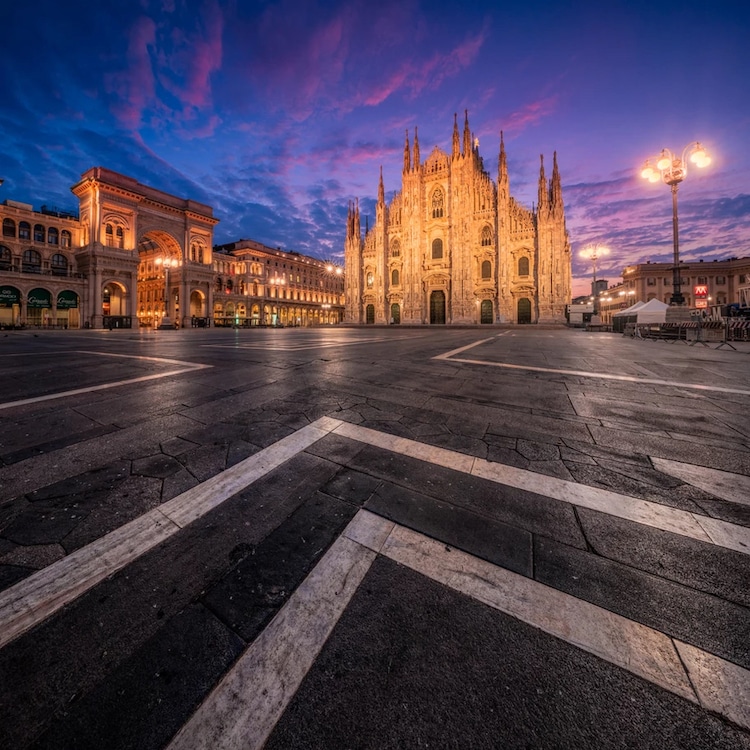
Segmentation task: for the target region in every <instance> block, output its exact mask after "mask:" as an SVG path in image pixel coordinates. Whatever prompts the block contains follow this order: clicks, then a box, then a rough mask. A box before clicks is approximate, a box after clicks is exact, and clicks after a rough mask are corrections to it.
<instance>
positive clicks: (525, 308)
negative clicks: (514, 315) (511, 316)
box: [518, 297, 531, 323]
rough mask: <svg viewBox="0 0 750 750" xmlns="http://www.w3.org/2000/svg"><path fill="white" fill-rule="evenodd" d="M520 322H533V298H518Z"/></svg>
mask: <svg viewBox="0 0 750 750" xmlns="http://www.w3.org/2000/svg"><path fill="white" fill-rule="evenodd" d="M518 322H519V323H531V300H530V299H529V298H528V297H522V298H521V299H519V300H518Z"/></svg>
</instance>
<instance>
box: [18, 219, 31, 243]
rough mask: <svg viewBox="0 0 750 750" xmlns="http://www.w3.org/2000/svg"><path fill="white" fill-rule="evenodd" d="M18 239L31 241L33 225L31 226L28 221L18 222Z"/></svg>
mask: <svg viewBox="0 0 750 750" xmlns="http://www.w3.org/2000/svg"><path fill="white" fill-rule="evenodd" d="M18 239H19V240H30V239H31V224H29V222H28V221H19V222H18Z"/></svg>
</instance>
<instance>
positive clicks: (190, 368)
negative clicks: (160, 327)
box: [0, 351, 213, 409]
mask: <svg viewBox="0 0 750 750" xmlns="http://www.w3.org/2000/svg"><path fill="white" fill-rule="evenodd" d="M75 353H76V354H94V355H97V356H100V357H122V358H124V359H139V360H146V361H151V362H159V363H163V364H169V365H182V367H180V368H179V369H177V370H169V371H167V372H158V373H154V374H153V375H142V376H141V377H138V378H128V379H127V380H116V381H114V382H112V383H100V384H99V385H90V386H88V387H86V388H74V389H73V390H70V391H60V392H59V393H48V394H46V395H44V396H34V397H32V398H23V399H19V400H18V401H8V402H7V403H4V404H0V409H12V408H13V407H16V406H27V405H29V404H37V403H40V402H42V401H52V400H54V399H57V398H67V397H68V396H77V395H79V394H81V393H93V392H94V391H104V390H107V389H108V388H119V387H120V386H123V385H132V384H133V383H145V382H147V381H149V380H158V379H160V378H168V377H171V376H173V375H182V374H183V373H185V372H194V371H195V370H205V369H207V368H210V367H213V365H202V364H198V363H195V362H182V361H180V360H178V359H163V358H161V357H142V356H138V355H130V354H112V353H109V352H90V351H79V352H75Z"/></svg>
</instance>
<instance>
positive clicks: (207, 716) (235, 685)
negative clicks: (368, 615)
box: [167, 536, 377, 750]
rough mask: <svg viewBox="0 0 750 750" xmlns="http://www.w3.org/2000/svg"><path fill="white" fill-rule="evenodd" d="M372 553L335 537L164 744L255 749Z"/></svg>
mask: <svg viewBox="0 0 750 750" xmlns="http://www.w3.org/2000/svg"><path fill="white" fill-rule="evenodd" d="M376 556H377V555H376V553H375V552H373V551H372V550H370V549H367V548H366V547H363V546H362V545H360V544H357V543H356V542H353V541H352V540H351V539H348V538H346V537H345V536H340V537H339V538H338V539H337V540H336V542H335V543H334V544H333V545H332V546H331V548H330V549H329V550H328V552H327V553H326V554H325V555H324V557H323V559H322V560H321V561H320V562H319V563H318V564H317V565H316V566H315V568H314V569H313V571H312V572H311V573H310V574H309V575H308V577H307V578H306V579H305V580H304V581H303V582H302V584H301V585H300V586H299V588H298V589H297V590H296V591H295V592H294V594H293V595H292V596H291V597H290V599H289V601H287V603H286V604H285V605H284V606H283V607H282V608H281V610H279V612H278V613H277V615H276V617H274V619H273V620H272V621H271V623H270V624H269V625H268V627H266V629H265V630H264V631H263V632H262V633H261V634H260V635H259V636H258V638H256V640H255V641H254V642H253V643H252V645H251V646H250V647H249V648H248V649H247V650H246V651H245V653H244V654H243V655H242V656H241V657H240V659H239V661H238V662H237V663H236V664H235V666H234V667H233V668H232V669H231V670H230V671H229V672H227V674H226V675H225V676H224V678H223V679H222V680H221V682H220V683H219V684H218V685H217V686H216V688H215V689H214V690H213V691H212V692H211V693H210V694H209V696H208V697H207V698H206V700H205V701H204V702H203V703H202V704H201V706H200V707H199V708H198V710H197V711H196V712H195V714H193V716H192V717H191V718H190V719H189V720H188V722H187V723H186V724H185V725H184V726H183V727H182V728H181V729H180V731H179V732H178V733H177V734H176V735H175V737H174V738H173V740H172V742H170V744H169V745H168V746H167V748H168V750H188V748H190V749H191V750H198V749H199V748H205V750H219V749H221V750H254V749H256V748H262V747H263V745H264V744H265V742H266V740H267V739H268V736H269V735H270V734H271V732H272V731H273V728H274V727H275V726H276V723H277V722H278V720H279V719H280V718H281V715H282V714H283V713H284V710H285V709H286V707H287V705H288V704H289V701H290V700H291V699H292V697H293V696H294V694H295V693H296V692H297V689H298V688H299V686H300V684H301V683H302V680H303V679H304V678H305V675H306V674H307V673H308V671H309V670H310V668H311V667H312V665H313V662H314V661H315V659H316V658H317V656H318V654H319V653H320V650H321V649H322V648H323V645H324V644H325V642H326V640H327V639H328V636H329V635H330V633H331V631H332V630H333V628H334V626H335V625H336V623H337V622H338V620H339V618H340V617H341V615H342V614H343V612H344V610H345V609H346V607H347V605H348V604H349V602H350V600H351V598H352V596H353V595H354V593H355V591H356V590H357V588H358V587H359V584H360V582H361V581H362V579H363V578H364V577H365V574H366V573H367V571H368V570H369V569H370V566H371V565H372V562H373V560H374V559H375V557H376Z"/></svg>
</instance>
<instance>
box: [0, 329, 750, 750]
mask: <svg viewBox="0 0 750 750" xmlns="http://www.w3.org/2000/svg"><path fill="white" fill-rule="evenodd" d="M735 346H736V350H733V349H730V348H729V347H721V348H716V345H715V344H713V345H711V346H704V345H701V344H700V343H699V344H697V345H694V346H689V345H687V344H686V343H684V342H671V343H670V342H664V341H643V340H636V339H631V338H625V337H623V336H621V335H618V334H611V333H590V332H586V331H583V330H574V329H563V328H543V327H531V326H530V327H520V328H513V329H510V328H494V327H486V328H485V327H467V328H440V327H431V328H414V329H409V328H400V327H398V326H390V327H385V328H381V327H377V328H376V327H368V328H345V327H340V328H338V327H337V328H318V329H241V330H234V329H191V330H177V331H153V330H150V329H149V330H147V329H141V330H130V331H127V330H125V331H123V330H120V331H93V330H92V331H3V332H0V377H1V378H2V402H1V403H0V748H3V749H5V748H7V749H8V750H25V749H26V748H38V749H41V748H46V749H50V750H51V749H55V750H60V749H62V750H68V749H69V748H70V749H73V748H89V749H96V750H101V749H103V748H106V749H107V750H119V749H121V748H128V749H132V750H157V749H159V748H169V750H187V749H188V748H205V749H206V750H209V749H210V750H218V749H223V748H243V749H245V748H264V747H265V748H273V749H274V750H281V749H282V748H300V749H301V748H305V749H314V750H344V749H345V748H347V749H348V748H351V749H355V748H363V749H364V748H368V749H369V748H409V749H410V748H457V749H463V748H468V749H473V748H493V749H495V748H500V749H504V748H519V749H523V750H526V749H529V748H534V749H536V748H549V749H553V748H554V749H559V748H571V749H573V748H575V749H581V748H584V749H587V748H597V749H600V748H639V749H641V748H658V750H670V749H671V748H689V749H690V750H694V749H698V748H705V749H706V750H709V749H711V750H714V749H717V748H726V749H727V750H730V749H731V750H735V749H738V748H747V749H748V750H750V343H739V344H735Z"/></svg>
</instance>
